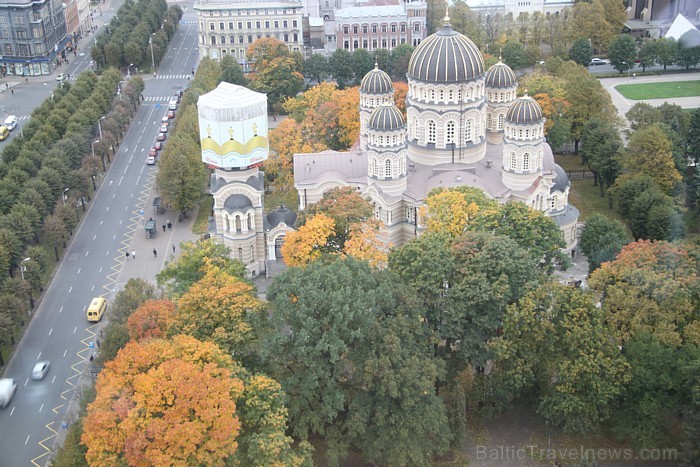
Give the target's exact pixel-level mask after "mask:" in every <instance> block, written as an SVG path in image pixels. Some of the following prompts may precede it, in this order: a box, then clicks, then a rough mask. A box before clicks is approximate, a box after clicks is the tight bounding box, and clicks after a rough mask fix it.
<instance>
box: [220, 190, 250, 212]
mask: <svg viewBox="0 0 700 467" xmlns="http://www.w3.org/2000/svg"><path fill="white" fill-rule="evenodd" d="M252 206H253V203H251V202H250V199H249V198H248V197H247V196H245V195H241V194H235V195H231V196H229V197H228V198H226V201H224V209H226V210H228V211H229V212H230V211H241V210H243V209H245V208H249V207H252Z"/></svg>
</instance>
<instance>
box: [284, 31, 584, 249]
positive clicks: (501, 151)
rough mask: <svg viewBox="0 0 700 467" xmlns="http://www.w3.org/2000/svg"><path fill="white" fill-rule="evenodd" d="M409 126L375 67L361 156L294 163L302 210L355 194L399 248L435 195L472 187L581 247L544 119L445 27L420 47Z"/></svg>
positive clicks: (363, 91)
mask: <svg viewBox="0 0 700 467" xmlns="http://www.w3.org/2000/svg"><path fill="white" fill-rule="evenodd" d="M407 79H408V94H407V96H406V119H405V120H404V118H403V115H402V114H401V112H400V111H399V109H398V108H397V107H396V105H395V103H394V89H393V85H392V82H391V79H390V77H389V75H387V74H386V73H385V72H383V71H382V70H379V69H378V68H377V67H375V69H374V70H372V71H370V72H369V73H368V74H367V75H366V76H365V77H364V78H363V80H362V82H361V84H360V106H359V113H360V144H359V147H358V148H357V149H354V150H350V151H345V152H338V151H323V152H320V153H314V154H295V155H294V186H295V188H296V189H297V190H298V192H299V200H300V201H299V208H300V209H304V208H305V207H306V206H308V205H309V204H312V203H315V202H317V201H318V200H320V199H321V197H322V196H323V194H324V193H325V192H326V191H328V190H330V189H331V188H334V187H340V186H350V187H353V188H354V189H355V190H357V192H358V193H360V194H361V195H362V196H363V197H365V198H366V199H369V200H370V202H371V203H372V205H373V206H374V215H375V217H376V218H377V219H379V220H380V221H381V222H382V224H383V226H384V229H383V237H384V238H383V240H384V241H385V242H386V243H387V244H388V245H393V246H400V245H402V244H403V243H405V242H407V241H409V240H411V239H412V238H414V237H416V236H417V235H419V234H420V232H421V231H422V222H421V207H422V206H423V204H424V201H425V199H426V197H427V196H428V194H429V193H430V191H431V190H433V189H435V188H439V187H442V188H451V187H457V186H464V185H466V186H471V187H476V188H479V189H480V190H482V191H483V192H484V193H485V194H486V195H488V196H489V197H491V198H493V199H495V200H497V201H498V202H501V203H506V202H510V201H519V202H523V203H525V204H527V205H528V206H530V207H532V208H533V209H537V210H539V211H542V212H545V213H546V214H547V215H549V216H550V217H551V218H552V219H553V220H554V221H555V222H556V223H557V225H559V227H560V229H561V231H562V234H563V237H564V239H565V241H566V245H567V246H566V250H567V251H570V250H571V249H573V248H574V247H575V245H576V224H577V221H578V217H579V212H578V210H577V209H576V208H575V207H574V206H572V205H570V204H569V202H568V196H569V186H570V184H569V180H568V177H567V175H566V172H564V170H563V169H562V168H561V167H559V166H558V165H557V164H556V163H555V162H554V157H553V154H552V150H551V148H550V147H549V145H548V144H547V142H546V140H545V135H544V123H545V118H544V117H543V115H542V109H541V108H540V106H539V105H538V104H537V102H536V101H535V100H534V99H532V98H531V97H528V96H527V94H526V95H525V96H523V97H520V98H518V97H517V95H516V90H517V81H516V77H515V74H514V73H513V71H512V70H511V69H510V68H509V67H508V66H507V65H505V64H504V63H502V62H499V63H497V64H495V65H494V66H492V67H491V68H490V69H488V70H486V69H485V66H484V59H483V56H482V55H481V52H480V51H479V50H478V48H477V47H476V45H475V44H474V43H473V42H472V41H471V40H470V39H468V38H467V37H465V36H464V35H462V34H460V33H458V32H456V31H454V30H453V29H452V28H451V26H450V22H449V18H448V17H446V18H445V22H444V25H443V27H442V28H441V29H440V30H439V31H437V32H436V33H435V34H433V35H431V36H429V37H428V38H426V39H425V40H424V41H422V42H421V43H420V45H419V46H418V47H416V49H415V51H414V52H413V55H412V56H411V60H410V62H409V66H408V73H407Z"/></svg>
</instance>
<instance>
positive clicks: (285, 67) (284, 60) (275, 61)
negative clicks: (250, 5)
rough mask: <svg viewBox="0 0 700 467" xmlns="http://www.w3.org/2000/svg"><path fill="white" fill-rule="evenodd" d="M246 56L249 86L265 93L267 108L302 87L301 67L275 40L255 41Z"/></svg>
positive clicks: (295, 92)
mask: <svg viewBox="0 0 700 467" xmlns="http://www.w3.org/2000/svg"><path fill="white" fill-rule="evenodd" d="M247 56H248V59H249V60H250V61H251V62H253V63H255V69H254V71H253V72H251V73H250V75H249V76H250V86H251V88H252V89H253V90H255V91H258V92H262V93H265V94H267V98H268V105H269V106H270V107H272V106H273V105H274V104H277V103H281V102H283V101H284V100H285V99H287V98H289V97H293V96H296V95H297V93H298V92H299V91H301V89H302V87H303V85H304V75H303V74H302V73H301V64H297V61H296V59H295V58H294V56H293V55H292V54H291V52H290V51H289V48H288V47H287V46H286V45H285V44H284V43H283V42H280V41H279V40H277V39H275V38H262V39H258V40H256V41H255V42H253V43H252V44H251V45H250V46H249V47H248V53H247ZM200 165H201V164H200Z"/></svg>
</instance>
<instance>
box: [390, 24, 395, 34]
mask: <svg viewBox="0 0 700 467" xmlns="http://www.w3.org/2000/svg"><path fill="white" fill-rule="evenodd" d="M391 32H396V25H395V24H392V25H391Z"/></svg>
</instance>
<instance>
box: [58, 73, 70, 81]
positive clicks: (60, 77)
mask: <svg viewBox="0 0 700 467" xmlns="http://www.w3.org/2000/svg"><path fill="white" fill-rule="evenodd" d="M65 79H68V75H66V74H65V73H59V74H58V76H56V81H63V80H65Z"/></svg>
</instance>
